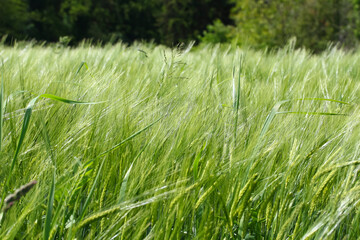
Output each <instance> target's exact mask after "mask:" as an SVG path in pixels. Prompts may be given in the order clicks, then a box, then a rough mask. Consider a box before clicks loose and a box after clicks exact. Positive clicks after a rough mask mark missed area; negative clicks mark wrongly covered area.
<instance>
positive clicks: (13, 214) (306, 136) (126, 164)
mask: <svg viewBox="0 0 360 240" xmlns="http://www.w3.org/2000/svg"><path fill="white" fill-rule="evenodd" d="M0 62H1V63H0V74H1V75H0V77H1V89H0V90H1V91H0V110H1V111H0V117H1V120H2V121H1V124H0V143H1V146H0V147H1V149H0V156H1V158H0V166H1V168H0V194H1V195H0V197H1V203H0V205H1V208H2V212H1V215H0V239H45V240H47V239H248V240H249V239H356V238H357V237H358V236H359V235H360V228H359V225H360V212H359V207H360V183H359V180H360V176H359V175H360V173H359V171H360V158H359V157H360V141H359V139H360V126H359V125H360V109H359V103H360V90H359V88H360V52H359V51H353V52H346V51H343V50H338V49H335V48H329V49H328V50H327V51H325V52H323V53H321V54H318V55H314V54H311V53H310V52H309V51H307V50H304V49H294V47H293V46H292V45H291V44H289V45H288V46H287V47H285V48H283V49H280V50H276V51H265V50H264V51H255V50H252V49H240V48H235V47H231V46H220V45H216V46H200V47H193V48H192V46H191V45H189V46H183V47H179V48H175V49H169V48H166V47H162V46H155V45H144V44H134V45H132V46H126V45H124V44H117V45H115V46H110V45H106V46H104V47H97V46H91V45H88V44H82V45H80V46H78V47H76V48H68V47H61V46H57V47H56V46H38V45H32V44H30V43H29V44H18V45H16V46H14V47H6V46H0ZM34 180H36V183H35V182H32V181H34ZM27 183H30V185H31V186H30V185H25V184H27ZM24 185H25V186H24ZM22 186H23V187H22ZM30 188H31V189H30Z"/></svg>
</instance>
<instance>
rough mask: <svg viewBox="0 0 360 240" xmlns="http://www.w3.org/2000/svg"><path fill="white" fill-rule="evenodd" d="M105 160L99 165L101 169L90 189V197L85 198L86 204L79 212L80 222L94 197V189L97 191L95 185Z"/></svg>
mask: <svg viewBox="0 0 360 240" xmlns="http://www.w3.org/2000/svg"><path fill="white" fill-rule="evenodd" d="M104 162H105V160H103V161H102V163H101V165H100V167H99V170H98V173H97V174H96V177H95V180H94V183H93V185H92V186H91V189H90V192H89V195H88V197H87V198H86V200H85V203H84V206H83V207H82V209H81V211H80V214H79V219H78V221H79V222H80V221H81V220H82V218H83V217H84V214H85V211H86V209H87V207H88V205H89V203H90V200H91V198H92V195H93V194H94V191H95V187H96V185H97V182H98V181H99V177H100V173H101V170H102V168H103V166H104Z"/></svg>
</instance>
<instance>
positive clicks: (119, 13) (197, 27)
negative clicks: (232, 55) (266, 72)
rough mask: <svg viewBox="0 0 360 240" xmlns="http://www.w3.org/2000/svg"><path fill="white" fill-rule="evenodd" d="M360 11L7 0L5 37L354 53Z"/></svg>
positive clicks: (284, 3)
mask: <svg viewBox="0 0 360 240" xmlns="http://www.w3.org/2000/svg"><path fill="white" fill-rule="evenodd" d="M359 6H360V0H223V1H219V0H101V1H100V0H0V36H2V37H3V41H5V42H6V43H8V44H11V43H13V42H14V41H15V40H33V39H35V40H38V41H46V42H58V41H59V39H60V38H61V39H62V40H63V41H64V42H65V43H66V44H67V43H70V44H77V43H78V42H80V41H82V40H83V39H92V40H93V41H99V42H102V43H108V42H110V43H113V42H117V41H122V42H126V43H132V42H133V41H146V42H149V41H153V42H155V43H157V44H164V45H168V46H175V45H177V44H178V43H180V42H187V41H191V40H197V42H198V43H199V42H200V43H219V42H221V43H223V42H229V43H232V44H236V45H240V46H244V45H246V46H252V47H254V48H265V47H267V48H277V47H281V46H283V45H285V44H286V43H287V42H288V40H289V39H291V38H294V37H295V38H296V46H297V47H306V48H309V49H312V50H313V51H321V50H324V49H326V48H327V47H328V45H329V43H333V44H338V45H339V46H342V47H344V48H348V49H350V48H354V47H356V46H357V44H358V42H359V39H360V7H359ZM4 36H6V38H5V37H4ZM65 36H66V37H65ZM70 40H71V41H70Z"/></svg>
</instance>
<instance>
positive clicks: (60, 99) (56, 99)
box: [39, 94, 104, 105]
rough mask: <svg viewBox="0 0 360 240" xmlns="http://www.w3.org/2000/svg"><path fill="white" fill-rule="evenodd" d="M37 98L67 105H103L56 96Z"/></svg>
mask: <svg viewBox="0 0 360 240" xmlns="http://www.w3.org/2000/svg"><path fill="white" fill-rule="evenodd" d="M39 97H42V98H48V99H52V100H55V101H59V102H63V103H67V104H87V105H89V104H99V103H104V102H81V101H75V100H70V99H66V98H62V97H58V96H55V95H52V94H41V95H40V96H39Z"/></svg>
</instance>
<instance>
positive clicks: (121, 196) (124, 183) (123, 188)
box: [118, 163, 133, 204]
mask: <svg viewBox="0 0 360 240" xmlns="http://www.w3.org/2000/svg"><path fill="white" fill-rule="evenodd" d="M132 166H133V163H132V164H131V165H130V167H129V170H127V172H126V174H125V177H124V179H123V181H122V183H121V187H120V193H119V199H118V203H119V204H120V203H121V202H123V201H124V199H125V193H126V187H127V182H128V180H129V176H130V172H131V169H132Z"/></svg>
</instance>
